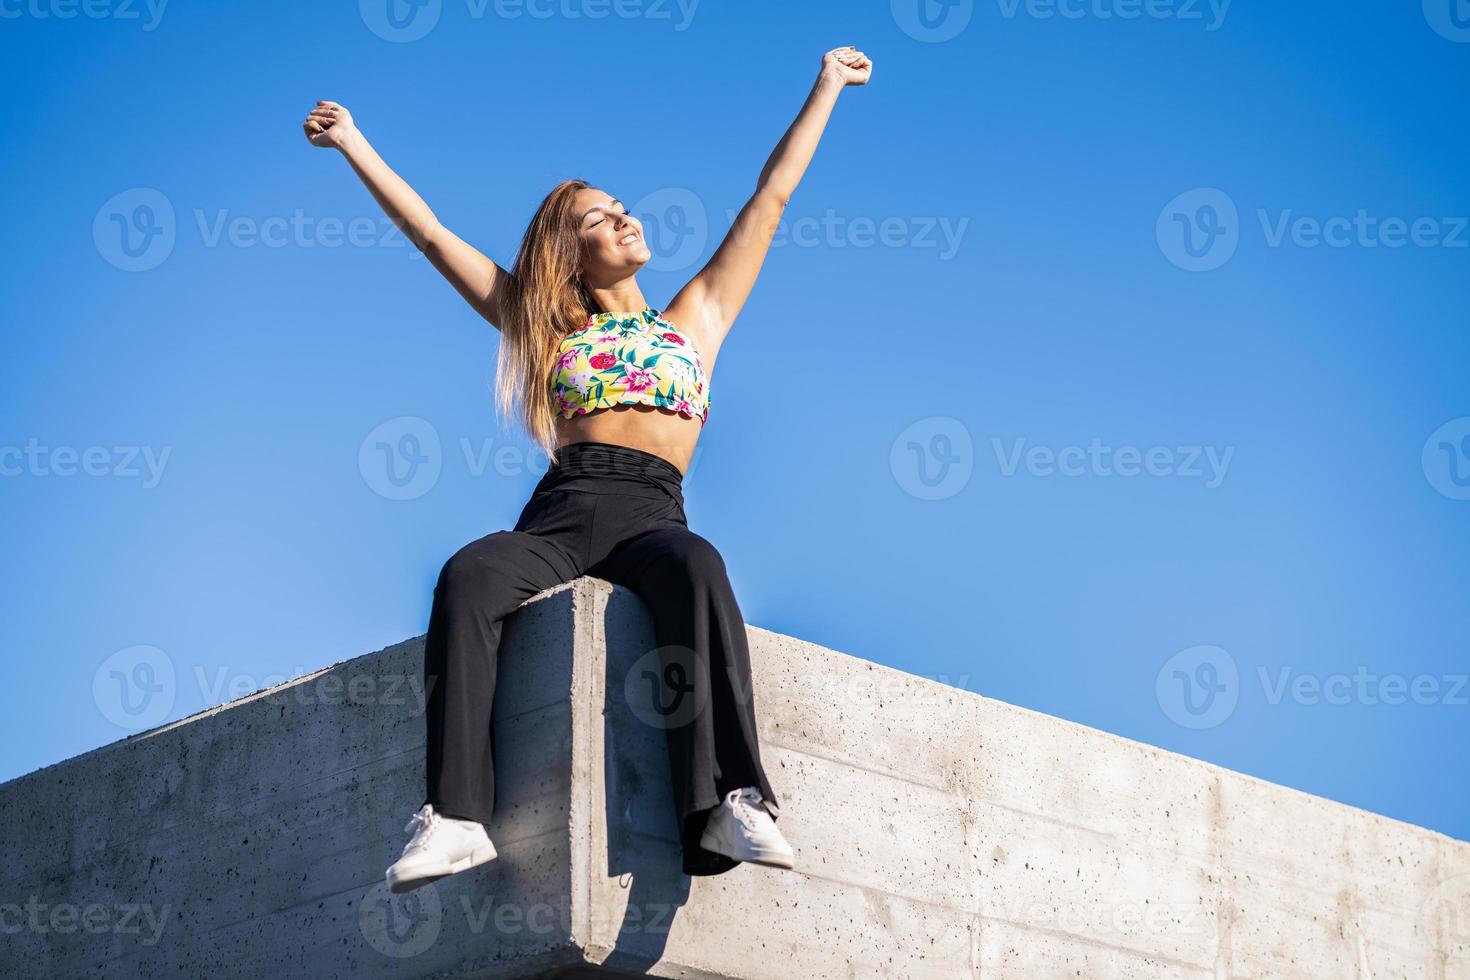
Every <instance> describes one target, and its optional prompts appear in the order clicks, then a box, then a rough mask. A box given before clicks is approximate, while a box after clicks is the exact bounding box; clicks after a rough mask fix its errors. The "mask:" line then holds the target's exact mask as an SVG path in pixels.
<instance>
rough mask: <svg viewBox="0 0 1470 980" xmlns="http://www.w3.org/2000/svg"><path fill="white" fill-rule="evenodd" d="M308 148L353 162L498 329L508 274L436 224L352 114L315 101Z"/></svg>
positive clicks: (402, 225) (406, 230)
mask: <svg viewBox="0 0 1470 980" xmlns="http://www.w3.org/2000/svg"><path fill="white" fill-rule="evenodd" d="M302 128H303V129H304V130H305V131H306V138H307V140H308V141H310V143H311V145H312V146H319V147H325V148H328V149H337V150H341V151H342V155H343V156H345V157H346V158H347V162H348V163H350V164H352V169H353V170H355V171H357V175H358V176H359V177H361V178H362V182H363V183H364V184H366V185H367V189H368V190H369V191H371V192H372V195H373V197H374V198H376V199H377V201H378V204H380V205H381V206H382V208H383V211H384V212H386V213H387V215H388V217H389V219H390V220H391V221H392V222H393V223H394V224H395V225H397V226H398V229H399V230H400V231H402V232H403V234H404V235H405V236H407V238H408V240H409V241H411V242H413V244H414V247H416V248H417V249H418V250H419V251H420V252H423V253H424V255H425V257H427V258H428V260H429V262H430V263H431V264H432V265H433V266H434V268H436V269H438V270H439V272H440V273H441V274H442V275H443V276H444V278H445V279H448V280H449V283H450V285H452V286H453V287H454V288H455V289H456V290H458V291H459V294H460V295H461V296H463V297H464V298H465V302H467V303H469V304H470V306H472V307H474V309H475V312H476V313H479V314H480V316H482V317H484V318H485V319H486V320H488V321H489V322H490V324H491V325H492V326H494V327H496V328H497V329H498V328H499V327H500V297H501V296H503V295H504V293H503V292H502V289H503V288H504V287H505V285H506V284H507V283H508V282H509V281H510V279H511V275H510V273H509V272H506V271H505V270H504V269H502V268H501V267H500V266H498V265H496V264H495V262H494V261H492V260H491V259H490V258H489V257H488V256H486V255H485V254H484V253H483V252H481V251H480V250H479V249H477V248H475V247H474V246H473V245H470V244H469V243H467V242H465V241H464V240H463V239H462V238H460V237H459V236H458V235H456V234H455V233H454V232H452V231H450V230H449V229H448V228H445V227H444V226H443V225H441V224H440V223H439V219H438V218H437V217H435V215H434V212H433V211H432V210H431V209H430V208H429V205H428V204H426V203H425V202H424V199H423V198H422V197H419V195H418V194H417V193H416V192H415V191H414V189H413V188H412V187H410V186H408V183H407V182H406V181H405V180H404V179H403V178H402V177H400V176H398V175H397V174H396V173H394V172H393V169H392V168H391V167H389V166H388V164H387V163H385V162H384V161H383V158H382V157H380V156H378V151H377V150H375V149H373V147H372V144H370V143H369V142H368V141H367V138H366V137H365V136H363V135H362V133H361V131H359V130H358V128H357V126H356V124H355V123H354V122H353V121H352V114H351V113H350V112H348V111H347V109H346V108H344V107H343V106H342V105H340V104H339V103H336V102H328V101H325V100H320V99H319V100H317V104H316V108H315V109H312V110H311V112H310V113H309V114H308V115H307V117H306V122H305V123H304V124H303V125H302Z"/></svg>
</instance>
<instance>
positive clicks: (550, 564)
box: [424, 531, 579, 824]
mask: <svg viewBox="0 0 1470 980" xmlns="http://www.w3.org/2000/svg"><path fill="white" fill-rule="evenodd" d="M578 574H579V572H578V571H577V569H576V567H575V565H574V564H573V562H572V560H571V558H570V557H569V556H568V555H567V554H566V553H565V552H563V551H562V550H561V548H559V547H557V546H556V545H555V544H553V543H552V542H550V541H549V540H547V539H546V538H542V537H538V536H536V535H533V534H528V533H525V532H522V531H496V532H495V533H494V534H490V535H487V536H486V537H483V538H480V539H479V540H478V541H472V542H471V543H469V544H467V545H465V546H464V547H463V548H461V549H460V550H459V551H458V552H456V553H455V554H454V556H453V557H451V558H450V559H449V561H447V562H445V564H444V568H443V570H442V571H441V572H440V573H439V581H438V584H436V585H435V586H434V604H433V608H432V610H431V612H430V614H429V632H428V636H427V637H426V638H425V641H424V683H425V685H426V687H427V691H428V704H427V706H426V712H425V714H426V718H425V721H426V729H427V744H426V755H427V759H426V762H427V766H426V770H427V777H428V778H427V784H428V785H427V793H426V797H425V802H426V803H430V804H433V807H434V810H435V811H436V812H438V813H441V814H444V815H446V816H451V817H456V818H459V819H463V820H476V821H479V822H480V823H483V824H488V823H489V822H490V816H491V814H492V813H493V812H494V810H495V775H494V759H493V755H494V746H493V745H492V727H491V718H490V709H491V706H492V704H493V703H494V700H495V680H496V673H497V669H496V668H497V665H498V660H499V652H500V634H501V627H502V625H503V620H504V619H505V617H506V616H508V615H509V614H510V613H512V612H514V611H515V609H516V607H517V606H519V605H520V604H521V603H522V602H524V601H526V600H527V599H529V598H531V596H533V595H535V594H537V593H538V592H542V591H544V590H546V589H549V588H551V587H553V586H556V585H560V584H561V583H562V582H567V581H570V580H571V579H573V578H576V577H577V575H578Z"/></svg>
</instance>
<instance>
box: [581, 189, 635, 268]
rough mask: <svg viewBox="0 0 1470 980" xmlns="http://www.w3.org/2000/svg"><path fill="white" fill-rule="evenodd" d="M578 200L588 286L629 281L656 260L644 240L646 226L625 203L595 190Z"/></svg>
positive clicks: (582, 194)
mask: <svg viewBox="0 0 1470 980" xmlns="http://www.w3.org/2000/svg"><path fill="white" fill-rule="evenodd" d="M575 200H576V213H577V214H578V215H579V216H580V217H579V218H578V224H577V233H578V235H579V236H580V237H581V240H582V278H583V279H584V280H585V281H586V283H587V285H588V286H604V285H608V284H611V283H614V282H617V281H618V280H620V279H626V278H628V277H629V276H631V275H633V274H634V273H635V272H637V271H638V270H639V269H641V268H642V267H643V265H644V263H646V262H647V261H648V260H649V259H651V258H652V257H653V253H652V252H650V251H649V249H648V243H647V242H645V241H644V240H643V225H641V224H640V223H639V221H638V219H637V218H635V217H633V216H632V215H630V214H628V213H627V207H626V206H625V205H624V204H623V203H622V202H621V201H619V200H617V199H615V198H613V197H611V196H609V195H608V194H607V192H606V191H600V190H597V189H596V188H592V187H587V188H584V189H582V190H580V191H578V192H577V196H576V199H575Z"/></svg>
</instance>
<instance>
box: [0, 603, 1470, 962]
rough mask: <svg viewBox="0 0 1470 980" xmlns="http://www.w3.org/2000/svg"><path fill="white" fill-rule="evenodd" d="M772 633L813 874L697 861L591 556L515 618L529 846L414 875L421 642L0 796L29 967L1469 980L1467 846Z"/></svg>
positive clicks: (14, 933)
mask: <svg viewBox="0 0 1470 980" xmlns="http://www.w3.org/2000/svg"><path fill="white" fill-rule="evenodd" d="M748 631H749V635H750V638H751V644H752V657H753V659H754V663H755V668H756V677H755V684H756V688H755V696H756V705H757V715H758V718H759V721H760V724H761V739H762V749H763V753H764V757H765V760H766V765H767V768H768V771H769V774H770V776H771V780H772V783H773V785H774V787H775V789H776V791H777V793H778V794H779V796H780V799H781V803H782V807H783V809H782V817H781V823H780V825H781V827H782V830H783V831H784V832H785V834H786V837H787V839H788V840H789V841H790V842H791V843H792V845H793V847H795V849H796V870H794V871H781V870H777V869H770V868H762V867H757V866H753V865H744V866H741V867H740V868H737V869H735V870H734V871H732V872H730V873H728V874H725V875H721V876H717V877H713V878H694V879H690V878H687V877H684V876H683V875H681V874H680V873H679V855H678V850H677V843H676V834H675V827H674V819H673V814H672V803H671V800H670V794H669V789H668V760H667V756H666V753H665V749H664V740H663V739H664V734H663V731H662V729H661V728H660V727H659V723H658V722H657V720H656V715H654V714H653V713H652V705H651V704H650V703H649V702H648V700H647V695H646V693H644V692H643V688H642V686H641V684H640V683H638V677H639V672H640V670H641V668H642V667H643V666H646V665H647V663H648V661H646V660H644V661H643V662H642V663H640V658H643V657H646V656H649V655H650V654H651V651H653V650H654V647H655V644H654V640H653V633H652V626H651V622H650V621H649V618H648V614H647V610H646V609H645V607H644V606H643V604H642V603H641V602H640V601H639V600H638V599H637V598H636V597H634V596H633V595H632V594H631V593H629V592H628V591H626V590H624V589H621V588H614V587H612V586H610V585H609V584H608V583H606V582H602V581H600V580H597V579H591V578H583V579H579V580H577V581H576V582H573V583H569V584H567V585H565V586H561V587H559V588H557V589H554V590H551V591H549V592H547V593H543V594H542V595H541V596H538V597H537V598H536V599H534V600H532V601H531V602H529V603H527V604H526V605H525V606H524V607H523V608H522V609H521V610H520V611H518V612H517V613H516V614H515V615H513V616H512V617H511V618H510V620H509V621H508V622H507V625H506V632H505V647H504V650H503V652H502V660H501V664H502V667H501V683H500V688H499V690H498V691H497V693H496V705H495V714H496V723H495V725H496V727H495V739H496V754H497V760H498V781H497V786H498V793H499V803H498V812H497V815H496V820H495V823H494V824H493V825H492V826H491V828H490V833H491V836H492V838H493V839H494V840H495V842H496V845H497V847H498V848H499V850H500V858H499V859H498V860H496V861H494V862H491V863H490V864H488V865H485V866H482V867H481V868H477V869H475V870H474V871H471V872H468V873H466V874H463V875H457V876H454V877H452V878H447V879H443V880H441V881H440V882H438V883H437V884H435V885H432V886H429V887H426V888H423V889H420V890H419V891H416V892H412V893H410V894H408V895H406V896H389V895H387V893H386V892H385V891H384V889H383V888H382V887H381V882H382V874H383V870H384V868H385V867H386V866H387V865H388V864H389V863H391V862H392V860H393V859H394V858H395V857H396V856H397V854H398V851H399V850H400V849H401V847H402V845H403V842H404V840H405V838H406V835H405V834H404V833H403V832H402V825H403V823H404V822H405V821H406V820H407V818H408V816H409V815H410V814H411V813H412V812H413V810H414V809H415V808H416V807H417V805H418V803H419V802H420V800H421V794H422V784H423V755H422V752H423V750H422V745H423V716H422V708H421V702H420V700H419V699H418V698H417V696H416V694H415V693H414V692H413V691H412V689H411V687H410V684H406V683H404V682H405V681H410V682H413V681H414V679H416V678H417V677H418V676H419V674H420V671H421V659H420V658H421V651H422V642H421V640H411V641H407V642H405V643H401V644H398V645H396V646H393V647H389V648H388V649H386V650H383V651H380V652H378V653H375V654H370V655H368V656H364V657H359V658H357V659H354V660H350V661H347V662H345V663H342V664H338V665H336V666H334V667H332V668H329V669H328V670H326V671H323V672H321V673H319V674H316V675H313V676H311V677H308V678H303V679H300V680H297V681H294V682H292V683H291V684H288V685H282V686H281V687H278V688H273V689H271V690H270V691H266V692H261V693H260V694H257V695H254V696H252V697H249V698H246V699H243V700H240V701H236V702H232V703H230V704H228V705H225V706H224V707H222V708H219V709H215V710H213V711H209V712H205V713H202V714H200V715H196V716H194V717H191V718H188V719H185V720H184V721H182V722H179V723H177V724H174V725H170V726H166V727H164V728H160V729H156V730H154V731H151V732H147V733H144V734H142V735H138V736H135V737H133V738H129V739H126V740H124V741H121V742H118V743H115V744H114V745H110V746H107V747H105V748H102V749H99V750H97V751H95V752H91V753H88V754H86V755H83V756H80V757H78V758H76V759H72V760H69V761H67V762H64V763H62V764H60V765H57V766H52V767H50V768H47V769H43V770H41V771H39V772H36V773H33V774H31V775H29V776H26V777H23V778H21V779H18V780H14V781H12V782H9V783H6V784H4V785H0V832H3V833H4V835H5V836H4V839H5V840H6V842H7V844H8V845H9V846H7V847H6V848H5V849H4V852H3V857H0V930H3V932H0V975H3V976H6V977H11V976H16V977H28V976H36V977H81V976H88V977H99V976H100V977H111V976H116V977H163V976H169V977H178V976H188V977H201V976H242V977H279V976H299V977H312V978H330V977H377V976H395V977H430V976H434V977H522V976H563V977H575V976H592V975H599V976H600V975H609V974H615V973H627V974H634V975H636V974H648V975H654V976H666V977H750V978H777V977H780V978H789V977H839V978H867V977H902V978H931V977H932V978H952V977H954V978H958V977H976V976H979V977H985V978H1021V977H1025V978H1037V977H1043V978H1052V977H1056V978H1061V977H1068V978H1095V977H1096V978H1113V977H1116V978H1135V977H1177V978H1207V980H1220V978H1227V977H1242V978H1245V977H1250V978H1267V977H1270V978H1313V980H1318V978H1324V977H1327V978H1337V977H1342V978H1354V980H1367V978H1374V980H1382V978H1426V980H1427V978H1434V980H1446V978H1470V844H1466V843H1464V842H1459V841H1454V840H1451V839H1449V838H1446V837H1444V836H1442V835H1439V834H1435V833H1432V832H1430V831H1427V830H1423V829H1420V828H1417V827H1413V826H1410V825H1407V824H1403V823H1399V822H1396V821H1392V820H1388V819H1385V818H1383V817H1379V816H1375V815H1373V814H1369V813H1365V812H1363V811H1360V810H1355V809H1352V808H1350V807H1346V806H1342V805H1340V804H1337V803H1332V802H1330V801H1327V800H1323V799H1319V798H1316V797H1312V796H1309V795H1307V794H1304V793H1300V792H1297V791H1295V790H1290V789H1286V788H1283V787H1279V786H1273V785H1271V784H1268V783H1264V782H1261V781H1259V780H1256V779H1252V778H1250V777H1247V776H1242V775H1240V774H1237V773H1233V772H1230V771H1228V770H1223V769H1220V768H1218V767H1214V766H1210V765H1206V764H1204V763H1201V762H1198V761H1195V760H1191V759H1188V758H1184V757H1182V756H1178V755H1174V754H1171V753H1168V752H1164V751H1161V750H1159V749H1156V748H1152V747H1150V746H1146V745H1141V744H1138V743H1134V742H1129V741H1127V740H1125V739H1121V738H1117V737H1115V736H1112V735H1108V734H1105V733H1102V732H1098V731H1095V730H1092V729H1088V728H1085V727H1082V726H1080V725H1075V724H1072V723H1070V722H1066V721H1061V720H1059V719H1056V718H1050V717H1046V716H1044V715H1040V714H1036V713H1034V712H1031V711H1026V710H1024V709H1020V708H1015V707H1011V706H1009V705H1005V704H1001V703H999V702H996V701H992V700H989V699H987V698H983V697H980V696H977V695H975V694H971V693H968V692H965V691H962V690H959V689H956V688H952V687H948V686H945V685H942V684H938V683H934V682H931V681H926V680H923V679H921V678H915V677H912V676H909V675H906V674H903V673H901V672H899V671H895V670H891V669H889V668H886V667H882V666H879V665H877V664H873V663H869V662H866V661H862V660H858V659H856V658H853V657H848V656H845V655H843V654H840V653H837V652H835V651H832V650H828V649H825V648H823V647H819V646H816V645H814V644H810V643H805V642H802V641H800V640H796V639H793V638H791V637H786V636H781V635H779V634H775V633H771V632H768V631H766V630H762V629H759V628H756V627H748ZM353 692H356V693H355V694H354V693H353Z"/></svg>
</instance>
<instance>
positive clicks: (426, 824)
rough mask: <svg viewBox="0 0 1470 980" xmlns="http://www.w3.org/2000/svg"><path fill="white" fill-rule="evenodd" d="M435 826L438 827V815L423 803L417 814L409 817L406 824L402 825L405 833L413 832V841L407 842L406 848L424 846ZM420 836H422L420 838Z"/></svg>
mask: <svg viewBox="0 0 1470 980" xmlns="http://www.w3.org/2000/svg"><path fill="white" fill-rule="evenodd" d="M437 826H439V814H437V813H435V812H434V808H433V807H432V806H430V805H429V804H428V803H425V804H424V805H423V806H422V807H420V808H419V812H418V813H415V814H414V815H413V816H411V817H409V818H408V823H406V824H404V825H403V829H404V831H405V832H408V831H413V834H414V836H413V839H411V840H410V841H409V842H408V846H409V847H413V846H415V845H422V844H424V843H425V842H426V841H428V839H429V834H431V833H433V831H434V828H435V827H437ZM420 834H422V835H423V836H422V837H420V836H419V835H420Z"/></svg>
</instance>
